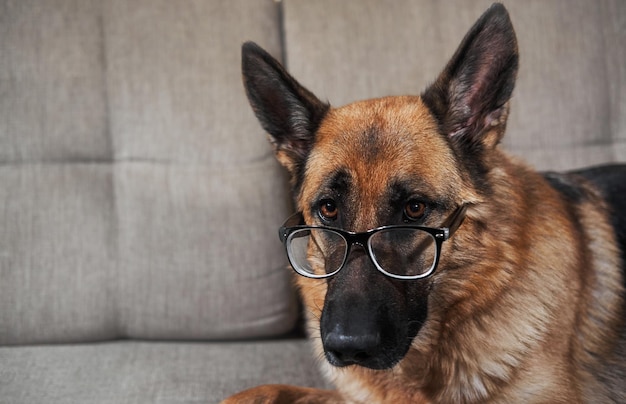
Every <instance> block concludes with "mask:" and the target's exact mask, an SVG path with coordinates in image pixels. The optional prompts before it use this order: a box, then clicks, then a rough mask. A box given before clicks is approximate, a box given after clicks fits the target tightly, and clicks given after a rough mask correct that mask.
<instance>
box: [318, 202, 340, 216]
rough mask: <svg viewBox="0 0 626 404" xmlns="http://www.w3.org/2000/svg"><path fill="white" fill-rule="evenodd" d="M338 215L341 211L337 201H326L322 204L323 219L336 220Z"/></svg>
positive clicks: (321, 213)
mask: <svg viewBox="0 0 626 404" xmlns="http://www.w3.org/2000/svg"><path fill="white" fill-rule="evenodd" d="M338 213H339V210H338V209H337V205H336V204H335V201H333V200H331V199H325V200H323V201H322V202H321V203H320V215H322V218H323V219H326V220H334V219H336V218H337V214H338Z"/></svg>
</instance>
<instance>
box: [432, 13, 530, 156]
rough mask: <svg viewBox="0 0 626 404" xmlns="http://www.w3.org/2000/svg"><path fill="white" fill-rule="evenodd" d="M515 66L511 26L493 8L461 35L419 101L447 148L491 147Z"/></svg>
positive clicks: (499, 127) (497, 138)
mask: <svg viewBox="0 0 626 404" xmlns="http://www.w3.org/2000/svg"><path fill="white" fill-rule="evenodd" d="M517 67H518V51H517V40H516V38H515V32H514V30H513V25H512V24H511V20H510V19H509V14H508V12H507V11H506V9H505V8H504V6H503V5H502V4H498V3H496V4H494V5H492V6H491V7H490V8H489V9H488V10H487V11H486V12H485V13H484V14H483V15H482V16H481V17H480V19H479V20H478V21H477V22H476V23H475V24H474V26H473V27H472V28H471V29H470V31H469V32H468V33H467V34H466V36H465V38H464V39H463V41H462V42H461V45H460V46H459V48H458V49H457V51H456V52H455V54H454V56H453V57H452V59H451V60H450V62H448V64H447V66H446V68H445V69H444V70H443V72H442V73H441V74H440V75H439V78H438V79H437V80H436V81H435V83H434V84H433V85H432V86H430V87H429V88H428V89H427V90H426V91H425V92H424V93H423V94H422V99H423V101H424V102H425V103H426V105H427V106H428V107H429V108H430V109H431V111H432V112H433V114H434V115H435V117H436V118H437V120H438V121H439V124H440V127H441V129H442V131H443V132H444V133H445V134H447V135H448V136H450V137H451V139H452V141H453V143H457V144H462V145H465V146H468V147H471V148H472V149H474V148H475V147H476V146H479V147H481V148H483V147H493V146H495V145H496V144H497V143H498V142H499V141H500V138H501V137H502V135H503V133H504V127H505V125H506V118H507V114H508V101H509V99H510V97H511V93H512V92H513V87H514V86H515V77H516V75H517Z"/></svg>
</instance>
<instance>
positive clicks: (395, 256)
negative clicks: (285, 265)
mask: <svg viewBox="0 0 626 404" xmlns="http://www.w3.org/2000/svg"><path fill="white" fill-rule="evenodd" d="M466 209H467V205H461V206H459V207H458V208H457V209H456V210H455V211H454V212H453V213H452V214H451V215H450V217H449V218H448V220H446V223H447V224H444V227H441V228H431V227H424V226H417V225H409V224H407V225H392V226H382V227H377V228H375V229H371V230H368V231H365V232H362V233H355V232H349V231H345V230H341V229H336V228H332V227H323V226H306V225H303V223H304V219H303V217H302V214H301V213H296V214H295V215H293V216H291V217H289V218H288V219H287V220H286V221H285V223H284V224H283V225H282V226H281V227H280V229H279V236H280V240H281V241H282V242H283V244H284V245H285V249H286V250H287V257H288V258H289V262H290V263H291V266H292V268H293V269H294V270H295V271H296V272H297V273H298V274H300V275H302V276H306V277H308V278H315V279H320V278H328V277H330V276H333V275H335V274H336V273H337V272H339V271H340V270H341V268H343V267H344V265H345V264H346V261H347V260H348V256H349V255H350V249H351V248H352V246H353V245H355V244H357V245H359V246H361V247H363V248H364V249H365V250H366V251H367V253H368V255H369V258H370V259H371V260H372V262H373V263H374V265H375V266H376V268H377V269H378V270H379V271H380V272H382V273H383V274H385V275H387V276H389V277H391V278H395V279H404V280H414V279H421V278H425V277H427V276H429V275H431V274H432V273H433V272H434V271H435V269H436V268H437V264H438V263H439V256H440V254H441V244H442V243H443V242H444V241H446V240H448V239H449V238H450V237H452V235H453V234H454V232H455V231H456V230H457V229H458V228H459V226H460V225H461V223H462V222H463V219H464V218H465V211H466ZM322 269H323V270H324V272H320V271H321V270H322Z"/></svg>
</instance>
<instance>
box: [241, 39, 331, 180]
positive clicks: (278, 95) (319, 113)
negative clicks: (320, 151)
mask: <svg viewBox="0 0 626 404" xmlns="http://www.w3.org/2000/svg"><path fill="white" fill-rule="evenodd" d="M241 54H242V60H241V69H242V73H243V81H244V86H245V88H246V93H247V94H248V99H249V101H250V105H252V109H253V110H254V113H255V114H256V116H257V118H258V119H259V121H260V122H261V125H262V126H263V128H264V129H265V130H266V131H267V133H268V134H269V135H270V141H271V142H272V144H273V146H274V150H275V152H276V156H277V158H278V160H279V161H280V162H281V163H282V164H283V165H284V166H285V167H287V169H288V170H289V172H290V173H291V175H292V180H293V181H294V182H297V181H298V178H299V177H300V176H301V174H302V170H303V168H304V164H305V162H306V158H307V156H308V154H309V151H310V150H311V147H312V146H313V142H314V140H315V132H316V131H317V128H318V126H319V124H320V122H321V121H322V119H323V118H324V115H326V112H327V111H328V108H329V105H328V104H326V103H323V102H321V101H320V100H319V99H317V97H315V95H313V93H311V92H310V91H309V90H307V89H306V88H304V87H303V86H302V85H300V84H299V83H298V82H297V81H296V80H295V79H294V78H293V77H291V76H290V75H289V73H287V71H286V70H285V69H284V68H283V67H282V66H281V64H280V63H279V62H278V61H277V60H276V59H274V58H273V57H272V56H270V55H269V54H268V53H267V52H266V51H265V50H263V49H262V48H261V47H259V46H258V45H257V44H255V43H254V42H246V43H245V44H244V45H243V47H242V52H241Z"/></svg>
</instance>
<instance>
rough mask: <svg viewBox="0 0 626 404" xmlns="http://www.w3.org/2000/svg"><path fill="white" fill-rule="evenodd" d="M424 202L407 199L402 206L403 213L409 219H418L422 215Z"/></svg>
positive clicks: (424, 211)
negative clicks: (407, 201)
mask: <svg viewBox="0 0 626 404" xmlns="http://www.w3.org/2000/svg"><path fill="white" fill-rule="evenodd" d="M425 213H426V204H425V203H424V202H419V201H409V203H407V204H406V206H405V207H404V215H405V216H406V217H407V219H409V220H418V219H421V218H423V217H424V214H425Z"/></svg>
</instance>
